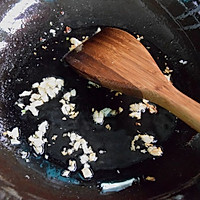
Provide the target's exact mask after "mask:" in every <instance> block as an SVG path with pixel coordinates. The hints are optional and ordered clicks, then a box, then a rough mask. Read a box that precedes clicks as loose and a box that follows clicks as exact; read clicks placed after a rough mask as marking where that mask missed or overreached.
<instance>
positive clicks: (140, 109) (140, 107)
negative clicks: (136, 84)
mask: <svg viewBox="0 0 200 200" xmlns="http://www.w3.org/2000/svg"><path fill="white" fill-rule="evenodd" d="M142 101H143V103H142V102H140V103H134V104H131V105H130V107H129V110H130V111H131V113H130V114H129V116H130V117H132V118H136V119H141V117H142V113H144V112H145V111H146V109H148V110H149V112H150V113H151V114H153V113H157V108H156V106H155V105H152V104H149V101H148V100H146V99H143V100H142Z"/></svg>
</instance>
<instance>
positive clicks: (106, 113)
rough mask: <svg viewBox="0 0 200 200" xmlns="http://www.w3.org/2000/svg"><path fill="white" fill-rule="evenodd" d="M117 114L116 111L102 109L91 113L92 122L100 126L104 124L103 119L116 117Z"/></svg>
mask: <svg viewBox="0 0 200 200" xmlns="http://www.w3.org/2000/svg"><path fill="white" fill-rule="evenodd" d="M117 114H118V112H117V111H116V110H112V109H111V108H104V109H102V110H100V111H99V112H98V111H97V110H95V111H94V113H93V120H94V122H95V123H96V124H100V125H102V124H103V122H104V117H110V116H116V115H117Z"/></svg>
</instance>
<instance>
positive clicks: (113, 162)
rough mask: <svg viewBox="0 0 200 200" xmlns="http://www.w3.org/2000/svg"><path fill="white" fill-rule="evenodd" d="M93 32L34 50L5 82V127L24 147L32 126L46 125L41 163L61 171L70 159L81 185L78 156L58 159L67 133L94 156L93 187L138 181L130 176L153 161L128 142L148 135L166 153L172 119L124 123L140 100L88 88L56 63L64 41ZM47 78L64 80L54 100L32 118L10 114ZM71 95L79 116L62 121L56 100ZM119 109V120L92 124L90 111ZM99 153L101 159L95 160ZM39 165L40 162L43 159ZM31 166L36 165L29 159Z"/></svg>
mask: <svg viewBox="0 0 200 200" xmlns="http://www.w3.org/2000/svg"><path fill="white" fill-rule="evenodd" d="M95 30H96V27H95V28H91V29H81V30H73V31H72V32H71V33H70V34H67V35H66V34H60V35H58V36H57V37H54V38H52V39H50V40H48V41H46V42H43V43H41V45H40V46H38V47H37V48H35V49H34V50H33V55H32V56H30V58H29V60H28V61H27V63H26V64H25V65H24V66H21V67H19V68H15V69H13V71H12V73H11V77H9V78H10V79H11V80H12V79H15V81H11V82H10V83H9V84H8V86H7V89H6V90H7V91H6V93H7V94H11V93H12V94H13V98H12V101H9V102H7V108H9V111H8V110H7V111H6V112H7V113H8V114H7V118H8V121H9V122H10V126H12V127H13V126H19V127H20V129H21V134H22V140H23V142H24V144H27V142H28V140H27V139H28V137H29V136H30V135H32V134H33V133H34V132H35V131H36V130H37V125H38V124H39V123H41V122H43V121H44V120H47V121H48V123H49V126H50V128H49V130H48V134H47V135H46V137H47V139H48V142H49V143H51V145H47V144H46V145H45V154H44V155H48V159H47V160H46V161H45V162H46V163H48V166H49V164H53V165H55V166H57V167H59V169H63V170H64V169H66V168H67V164H68V161H69V159H72V160H76V161H77V171H76V172H74V173H72V175H71V176H72V178H75V179H77V180H82V181H85V179H84V178H83V176H81V171H80V170H81V168H82V165H81V163H80V161H79V156H80V155H81V154H80V153H81V152H79V151H77V152H76V153H74V154H72V155H70V156H63V155H62V154H61V151H62V149H63V147H69V139H68V138H66V137H65V138H63V137H62V135H63V133H66V132H71V131H74V132H76V133H77V134H79V135H81V136H82V137H83V138H84V139H85V140H86V141H88V143H89V145H90V146H92V149H93V150H94V152H96V153H97V157H98V160H97V161H96V162H91V163H90V164H91V168H92V170H93V172H94V177H93V178H92V180H91V181H92V182H99V181H109V180H126V179H131V178H133V177H138V176H142V171H140V170H135V168H134V166H136V165H137V164H138V163H141V162H143V163H144V162H146V160H151V159H154V158H153V156H151V155H149V154H143V153H141V152H139V151H135V152H134V151H131V150H130V146H131V141H132V140H133V138H134V136H135V135H137V134H138V133H141V134H145V133H147V134H149V135H153V136H154V137H155V139H156V140H157V141H158V142H157V145H159V146H162V147H163V149H165V143H166V141H167V140H168V138H169V137H170V135H171V134H172V133H173V129H174V127H175V117H174V116H173V115H172V114H170V113H169V112H168V111H166V110H164V109H162V108H160V107H158V113H157V114H153V115H152V114H149V113H148V112H146V113H144V114H143V115H142V119H141V120H135V119H132V118H130V117H129V105H130V104H132V103H137V102H140V101H141V100H139V99H135V98H132V97H128V96H126V95H119V96H115V93H116V92H111V91H110V90H108V89H106V88H102V87H101V88H95V87H91V88H88V81H87V80H85V79H83V78H82V77H80V76H79V75H77V74H76V73H75V72H74V71H73V70H71V68H70V67H69V66H68V65H67V64H66V63H63V62H62V61H61V58H62V57H63V55H64V54H65V53H66V52H67V51H68V48H69V46H70V42H69V40H66V37H69V38H70V37H76V38H78V39H82V36H83V35H84V36H86V35H89V36H90V35H91V34H92V33H94V32H95ZM142 42H143V44H144V45H145V46H148V48H149V47H150V48H149V50H150V51H151V54H152V55H153V56H154V58H155V59H156V61H157V63H158V65H159V66H161V67H162V71H164V69H165V67H166V65H168V66H169V65H170V64H169V63H167V61H166V57H165V55H164V54H163V53H162V52H161V51H159V49H157V48H156V47H155V46H154V45H152V44H150V43H149V42H148V41H145V39H143V40H142ZM44 47H45V48H44ZM170 69H173V68H172V66H170ZM12 75H13V77H14V78H13V77H12ZM52 76H53V77H56V78H63V79H64V81H65V86H64V90H63V91H62V92H61V93H59V95H58V96H57V97H56V98H55V99H53V100H51V101H50V102H48V103H46V104H44V105H43V106H42V107H41V108H39V110H40V112H39V116H38V117H33V116H32V115H31V114H30V113H29V112H27V114H26V115H23V116H21V112H20V110H19V109H18V108H17V107H14V108H13V104H14V102H16V101H17V99H18V95H19V94H20V93H21V92H23V91H24V90H29V89H30V88H31V85H32V84H33V83H35V82H41V81H42V78H45V77H52ZM133 78H134V77H133ZM71 89H76V92H77V95H76V97H75V98H73V103H75V104H76V106H77V110H78V111H79V112H80V113H79V115H78V117H76V118H75V119H67V120H62V118H63V113H62V112H61V110H60V108H61V104H60V103H59V100H60V99H61V98H62V95H63V94H64V93H65V92H67V91H69V90H71ZM119 107H122V108H123V112H122V113H121V114H120V115H117V116H115V117H110V118H106V119H105V121H104V124H103V125H98V124H95V123H94V121H93V118H92V109H93V108H94V109H95V110H98V111H99V110H101V109H103V108H111V109H113V110H118V108H119ZM10 108H12V109H10ZM136 122H139V123H140V124H141V126H136ZM11 124H12V125H11ZM106 124H109V125H110V126H111V130H108V129H106V128H105V125H106ZM54 135H57V136H58V137H57V139H56V140H55V141H53V140H52V137H53V136H54ZM25 146H26V145H25ZM27 146H28V145H27ZM29 150H30V151H31V154H32V155H33V153H34V151H33V150H32V148H29ZM101 151H102V152H105V153H103V154H100V153H99V152H101ZM33 157H34V155H33ZM40 159H42V160H45V158H44V157H41V158H40ZM32 160H33V161H34V160H37V159H34V158H33V159H32ZM45 166H47V165H45ZM133 169H134V170H133Z"/></svg>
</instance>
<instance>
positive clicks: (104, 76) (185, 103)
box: [65, 28, 200, 132]
mask: <svg viewBox="0 0 200 200" xmlns="http://www.w3.org/2000/svg"><path fill="white" fill-rule="evenodd" d="M79 50H80V49H79ZM65 59H66V61H67V62H68V63H69V64H70V65H71V66H72V67H73V68H74V69H75V70H76V71H77V72H78V73H80V74H81V75H83V76H84V77H85V78H87V79H89V80H91V81H94V82H96V83H98V84H101V85H102V86H104V87H107V88H110V89H113V90H116V91H120V92H122V93H124V94H127V95H132V96H135V97H138V98H145V99H148V100H150V101H151V102H154V103H156V104H158V105H160V106H162V107H163V108H165V109H167V110H169V111H170V112H172V113H173V114H174V115H176V116H177V117H178V118H180V119H181V120H183V121H184V122H185V123H187V124H188V125H189V126H191V127H192V128H193V129H195V130H196V131H198V132H200V104H198V103H197V102H196V101H194V100H192V99H191V98H189V97H187V96H186V95H184V94H183V93H181V92H180V91H179V90H177V89H176V88H175V87H174V86H173V85H172V83H171V82H169V81H168V80H167V79H166V77H165V76H164V75H163V73H162V72H161V70H160V69H159V67H158V66H157V64H156V62H155V61H154V59H153V58H152V56H151V55H150V53H149V52H148V51H147V50H146V48H145V47H144V46H143V45H142V44H141V43H140V42H139V41H138V40H137V39H136V38H135V37H133V36H132V35H131V34H129V33H127V32H125V31H123V30H120V29H117V28H104V29H103V30H102V31H101V32H100V33H98V34H96V35H95V36H93V37H92V38H90V39H89V40H88V41H86V42H85V43H84V44H83V46H82V50H81V51H76V49H75V50H73V51H72V52H70V53H69V54H68V55H67V56H66V58H65Z"/></svg>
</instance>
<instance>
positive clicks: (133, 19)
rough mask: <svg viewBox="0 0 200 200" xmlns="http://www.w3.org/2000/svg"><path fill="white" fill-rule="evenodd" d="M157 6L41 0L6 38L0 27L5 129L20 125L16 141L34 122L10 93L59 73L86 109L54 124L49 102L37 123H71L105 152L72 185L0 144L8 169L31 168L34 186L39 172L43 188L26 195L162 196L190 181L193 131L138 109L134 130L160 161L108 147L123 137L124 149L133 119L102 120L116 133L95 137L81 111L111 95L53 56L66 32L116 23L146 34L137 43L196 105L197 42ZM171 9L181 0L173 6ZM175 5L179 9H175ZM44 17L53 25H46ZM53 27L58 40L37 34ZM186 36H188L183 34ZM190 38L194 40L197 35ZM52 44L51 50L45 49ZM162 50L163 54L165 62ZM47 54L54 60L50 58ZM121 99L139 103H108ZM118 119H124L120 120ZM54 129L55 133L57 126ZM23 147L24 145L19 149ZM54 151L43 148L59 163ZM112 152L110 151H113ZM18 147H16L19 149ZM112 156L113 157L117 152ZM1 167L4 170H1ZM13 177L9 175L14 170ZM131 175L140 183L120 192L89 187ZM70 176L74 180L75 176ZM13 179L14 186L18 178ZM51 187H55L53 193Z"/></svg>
mask: <svg viewBox="0 0 200 200" xmlns="http://www.w3.org/2000/svg"><path fill="white" fill-rule="evenodd" d="M4 3H5V4H4V7H2V8H1V9H0V13H2V16H3V13H4V12H5V11H6V10H7V9H8V8H9V7H8V6H9V4H10V2H7V1H5V2H4ZM13 3H14V1H13ZM168 3H169V2H168ZM160 5H163V4H162V1H160V2H159V1H140V0H138V1H117V2H115V1H110V0H108V1H104V2H103V3H102V2H100V1H82V0H80V1H61V0H58V1H41V2H40V3H39V4H36V5H34V6H32V7H30V8H29V10H27V11H26V13H25V14H24V16H21V17H25V18H26V23H25V26H24V27H23V28H21V29H20V30H18V31H17V32H15V33H14V34H13V35H12V34H11V35H7V33H5V32H4V31H1V32H0V38H1V40H2V41H3V40H5V41H6V42H7V43H8V45H7V47H6V48H5V49H4V50H2V52H1V57H0V59H1V60H0V62H1V66H0V69H1V71H0V83H1V91H0V93H1V95H0V128H1V129H2V130H6V129H9V128H11V127H13V126H20V127H22V130H23V132H24V133H25V134H24V136H23V137H24V138H23V139H24V140H26V138H27V137H28V135H30V133H31V131H34V130H35V124H37V122H38V121H37V120H34V119H33V118H32V117H31V115H27V117H21V116H20V113H19V110H17V109H16V107H13V104H14V102H15V101H16V100H17V98H18V97H17V95H18V94H19V93H20V92H21V91H24V90H27V89H28V88H29V87H30V86H31V84H32V83H34V82H36V81H38V80H41V79H42V78H43V77H45V76H56V77H63V78H64V79H65V80H66V82H67V87H66V88H73V87H75V88H76V89H77V91H78V92H79V95H78V96H77V99H75V101H77V102H82V101H83V102H84V101H87V103H88V102H89V103H88V104H89V105H90V106H91V107H89V108H86V107H84V106H82V107H81V106H80V107H79V109H80V110H81V109H82V110H84V114H83V115H81V116H80V118H79V121H78V120H77V121H75V122H74V123H70V122H67V123H66V122H65V123H60V122H57V121H56V120H55V119H54V118H55V117H54V116H55V113H57V110H56V108H55V109H52V107H54V106H55V105H56V104H55V102H52V104H49V105H48V106H49V107H44V108H43V109H44V111H45V112H43V113H44V114H41V115H40V116H39V120H42V119H47V118H48V119H50V120H51V123H53V122H54V124H55V125H56V126H55V127H63V129H64V130H65V131H67V130H70V129H72V128H74V127H75V128H76V130H77V131H81V132H82V134H83V136H84V137H86V138H87V139H88V140H90V141H91V143H94V144H95V145H96V147H95V148H97V149H96V150H98V149H99V148H101V147H102V146H101V145H102V143H103V144H104V145H105V146H104V148H105V149H109V148H110V152H111V153H110V154H107V157H104V158H100V159H102V160H101V163H102V165H99V164H98V163H96V164H94V165H92V167H93V169H94V170H95V171H96V173H95V177H94V179H93V180H91V181H90V182H88V181H83V182H81V186H75V185H69V183H65V182H62V180H61V181H60V180H56V179H49V177H48V176H46V174H45V171H42V170H43V169H40V167H38V166H39V165H40V164H41V163H39V161H38V160H37V159H36V160H35V163H24V162H23V161H21V160H20V158H18V156H17V153H16V151H14V152H13V154H15V155H16V156H14V157H12V156H11V154H10V153H7V150H6V148H5V147H4V145H3V144H2V147H1V149H2V152H1V154H2V155H1V157H2V158H1V160H2V161H3V160H4V158H9V159H10V162H5V165H8V166H9V165H10V164H11V163H13V162H17V163H18V164H16V165H17V166H18V165H19V167H18V168H19V174H20V173H21V172H20V171H22V173H25V171H26V170H27V168H29V172H30V169H31V173H33V174H34V177H36V178H35V179H36V180H35V179H34V180H31V181H33V182H32V183H33V184H35V185H36V186H35V187H36V188H37V180H39V179H40V178H41V177H43V178H42V180H43V182H44V184H43V193H42V192H41V193H40V194H35V193H34V190H32V191H31V190H30V192H29V194H31V193H32V194H34V195H36V196H38V197H43V198H46V199H49V197H48V195H46V194H45V191H49V189H50V190H51V191H52V196H53V195H56V196H57V198H58V199H65V197H64V196H65V194H68V195H69V196H68V198H67V199H78V198H80V199H86V198H87V199H94V198H98V199H112V198H113V199H146V198H162V197H163V198H164V197H166V198H167V197H171V196H173V195H175V194H178V193H179V191H181V190H182V189H185V188H187V187H189V186H191V185H193V184H194V183H196V181H197V179H198V174H199V164H200V161H199V157H200V150H199V147H198V141H199V136H198V134H197V133H196V131H194V130H192V129H191V128H190V127H188V126H187V125H186V124H184V123H183V122H181V121H180V120H178V119H176V118H175V116H173V115H172V114H170V113H169V112H168V111H166V110H164V109H162V108H159V113H158V114H157V115H155V116H154V115H150V114H148V113H145V115H144V118H143V119H142V124H144V126H142V127H141V128H140V131H141V132H143V131H144V132H145V131H150V133H152V134H155V136H156V137H157V138H158V141H159V142H160V145H162V147H163V149H164V155H163V156H162V157H160V158H156V159H152V157H151V156H146V155H145V154H144V155H142V156H141V154H138V153H135V155H134V156H133V154H132V153H131V154H128V151H127V152H124V151H123V152H122V151H120V149H117V146H115V145H117V143H118V142H119V141H122V140H123V141H124V145H125V146H126V144H128V143H129V142H130V141H131V138H132V136H133V135H134V134H136V130H137V129H138V128H135V127H134V133H132V126H131V125H130V124H131V123H133V121H130V119H126V116H125V114H127V113H125V114H124V115H121V116H120V117H119V118H117V121H116V122H114V120H113V119H109V120H110V121H109V123H113V127H116V128H115V129H116V130H117V131H113V132H112V131H111V132H110V133H109V134H107V135H106V136H105V137H102V133H104V131H105V129H103V128H102V127H99V126H96V125H94V123H91V124H90V123H86V122H87V121H88V119H89V118H86V116H87V117H88V116H89V113H88V111H89V110H91V108H92V107H94V106H98V105H99V104H102V103H103V104H104V105H108V106H110V105H113V104H112V101H111V100H110V98H109V99H108V98H106V97H105V96H106V94H110V95H112V93H110V92H109V91H108V90H107V89H104V88H101V89H100V90H99V91H97V90H95V89H93V90H88V89H87V81H86V80H84V79H83V78H81V77H79V76H78V75H77V74H75V73H74V72H73V71H72V70H71V69H70V68H69V66H68V65H67V64H65V63H63V62H62V61H60V59H61V58H62V56H63V55H64V54H65V53H66V52H67V49H68V47H69V43H68V42H67V41H66V40H65V37H66V36H68V37H71V36H75V37H77V38H80V37H81V36H82V35H91V33H93V32H94V30H96V28H97V27H99V26H100V27H104V26H112V27H119V28H122V29H124V30H127V31H128V32H130V33H132V34H133V35H137V34H139V35H143V36H144V38H145V39H144V40H143V41H142V42H143V44H144V45H145V46H150V47H151V49H150V52H151V54H152V56H153V57H154V59H155V60H156V62H157V63H158V65H159V66H160V68H161V70H163V69H164V63H165V62H167V63H168V66H169V67H170V69H173V73H172V81H173V84H174V85H175V87H177V88H178V89H179V90H180V91H182V92H183V93H185V94H187V95H188V96H190V97H192V98H193V99H195V100H196V101H199V102H200V95H199V94H200V87H199V83H200V78H199V74H200V67H199V66H200V65H199V63H200V60H199V49H198V45H197V46H195V43H194V40H195V39H194V38H192V39H191V40H190V38H189V37H188V35H187V34H186V33H187V31H183V29H182V27H181V25H180V24H179V23H177V20H175V18H173V17H172V16H171V15H169V13H167V12H166V10H165V9H164V8H163V7H162V8H161V6H160ZM175 5H176V4H175ZM176 6H180V5H179V4H178V3H177V5H176ZM181 8H182V7H181V6H180V12H181ZM63 12H64V14H63ZM177 15H178V14H177ZM50 22H52V23H53V27H52V26H50ZM62 23H63V25H62ZM65 26H70V27H71V28H72V32H71V33H70V34H68V35H63V34H62V32H63V30H64V28H65ZM58 27H59V30H57V33H58V35H59V37H57V38H52V36H51V34H47V35H46V34H44V32H48V31H49V29H50V28H58ZM194 35H196V33H195V34H194ZM189 36H190V37H191V36H192V34H191V33H190V35H189ZM41 37H42V38H46V39H47V40H46V42H44V43H41V42H40V38H41ZM55 40H56V41H58V44H55ZM62 41H63V42H62ZM192 42H193V43H192ZM196 43H197V44H198V39H197V42H196ZM41 44H42V45H43V44H44V45H48V50H47V51H44V50H42V49H41ZM52 49H54V50H53V51H52ZM35 51H37V56H35V55H34V54H33V52H35ZM165 55H167V60H166V58H165ZM53 57H56V58H57V59H56V60H54V61H53V60H52V58H53ZM181 59H183V60H187V61H188V63H187V64H186V65H183V64H181V63H180V62H179V61H180V60H181ZM63 74H64V76H63ZM80 83H81V86H80ZM87 99H88V100H87ZM95 99H98V101H95ZM120 100H122V101H123V105H125V106H126V107H128V105H129V104H130V103H131V102H132V101H138V100H137V99H133V98H130V97H126V96H122V97H120V98H119V99H117V100H116V101H115V104H114V105H113V106H114V107H113V109H115V106H116V107H118V106H119V105H120ZM84 105H85V104H84ZM186 106H187V105H186ZM56 117H57V118H58V117H60V116H56ZM123 119H126V120H124V122H122V121H123ZM112 120H113V121H112ZM119 122H121V123H119ZM115 123H116V124H115ZM83 124H84V125H85V126H83ZM127 125H128V126H127ZM94 129H95V130H97V131H98V134H97V136H94V135H93V134H92V131H93V130H94ZM55 131H56V132H57V133H58V132H59V128H55V130H53V132H51V133H52V134H53V133H54V132H55ZM59 134H62V131H61V132H60V133H59ZM114 134H117V136H116V137H113V135H114ZM124 135H125V137H124ZM51 137H52V135H51V134H50V135H49V138H51ZM113 138H114V140H113ZM108 140H110V141H112V140H113V141H114V142H115V143H113V145H109V143H106V141H108ZM102 141H103V142H102ZM62 142H63V143H64V142H65V141H62V140H60V141H59V143H57V144H59V145H61V146H62V145H63V144H62ZM2 143H3V142H2ZM24 145H25V144H24ZM122 146H123V145H122ZM23 147H24V148H25V146H23ZM58 148H60V146H55V147H54V149H48V148H47V147H46V150H47V151H48V153H49V154H50V161H51V162H52V163H53V164H55V165H58V166H59V167H61V168H62V167H64V165H65V164H66V163H65V161H64V160H63V159H62V158H61V157H60V158H59V156H58V155H57V154H56V152H57V149H58ZM113 149H115V150H116V151H113ZM122 149H123V148H122ZM17 150H18V151H19V149H17ZM116 154H117V155H119V156H118V157H116ZM15 157H17V161H12V159H14V160H15V159H16V158H15ZM110 158H113V159H110ZM10 169H12V167H10ZM117 169H120V170H121V174H120V175H116V170H117ZM2 171H5V170H4V168H3V167H2ZM2 176H5V177H6V176H7V175H6V174H3V175H2ZM14 176H15V173H13V177H14ZM146 176H154V177H156V181H155V182H147V181H145V177H146ZM8 177H9V176H8ZM130 177H139V178H140V183H139V184H135V185H133V186H132V187H130V188H128V189H126V190H124V191H122V192H119V193H114V194H109V195H107V196H102V195H100V194H99V188H98V187H96V186H98V183H100V182H101V181H113V180H123V179H127V178H130ZM73 178H74V179H75V180H81V178H80V177H78V175H75V176H74V177H73ZM8 179H9V180H10V181H11V182H12V181H13V179H14V178H11V177H9V178H8ZM24 180H25V179H24ZM15 184H16V185H17V182H15ZM21 184H22V185H23V178H22V180H21V182H20V183H19V185H21ZM82 186H83V187H82ZM15 188H16V189H17V188H18V187H17V186H16V187H15ZM25 188H26V187H25ZM58 190H59V192H58ZM53 191H56V192H55V193H54V194H53ZM74 191H75V192H74ZM85 193H87V194H85ZM19 194H20V195H22V196H23V195H27V194H26V192H25V189H24V190H23V189H22V188H21V189H20V191H19ZM50 194H51V192H50ZM50 194H49V195H50ZM45 195H46V197H45Z"/></svg>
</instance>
